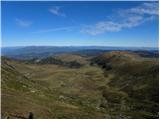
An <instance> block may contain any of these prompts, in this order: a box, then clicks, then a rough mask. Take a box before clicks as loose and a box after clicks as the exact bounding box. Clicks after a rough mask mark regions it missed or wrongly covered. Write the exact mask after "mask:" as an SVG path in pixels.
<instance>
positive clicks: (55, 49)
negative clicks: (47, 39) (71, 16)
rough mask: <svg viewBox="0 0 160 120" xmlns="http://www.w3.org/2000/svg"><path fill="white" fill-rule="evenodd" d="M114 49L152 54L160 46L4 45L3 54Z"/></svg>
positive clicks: (24, 56) (18, 56) (29, 55)
mask: <svg viewBox="0 0 160 120" xmlns="http://www.w3.org/2000/svg"><path fill="white" fill-rule="evenodd" d="M113 50H128V51H148V53H149V51H152V54H158V52H157V51H158V48H150V47H108V46H61V47H58V46H28V47H3V48H2V50H1V51H2V56H3V55H5V56H8V57H12V58H16V59H32V58H35V57H37V58H42V57H43V58H44V57H47V56H51V55H57V54H62V53H86V54H87V53H88V54H92V53H95V52H97V53H103V52H105V51H113Z"/></svg>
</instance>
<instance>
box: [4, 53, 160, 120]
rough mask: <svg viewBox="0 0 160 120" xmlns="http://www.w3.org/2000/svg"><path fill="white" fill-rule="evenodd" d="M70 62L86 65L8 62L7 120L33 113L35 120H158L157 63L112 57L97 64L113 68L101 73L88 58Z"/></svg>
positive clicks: (5, 73) (77, 58) (5, 83)
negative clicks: (148, 119)
mask: <svg viewBox="0 0 160 120" xmlns="http://www.w3.org/2000/svg"><path fill="white" fill-rule="evenodd" d="M123 55H125V57H124V56H123ZM113 56H114V57H113ZM115 56H116V57H115ZM62 58H63V60H68V59H69V57H68V56H65V55H63V56H60V57H59V59H62ZM71 58H72V59H74V60H80V61H83V63H85V66H83V67H81V68H79V69H73V68H72V69H71V68H68V67H63V66H58V65H54V64H52V65H49V64H44V65H37V64H25V63H23V62H17V61H10V60H5V61H7V62H8V64H9V65H7V64H6V63H2V117H6V116H10V117H11V118H14V117H15V118H20V117H27V116H28V113H29V112H33V113H34V117H35V118H156V117H157V112H158V111H157V108H158V106H157V105H158V103H157V101H153V100H152V99H151V98H152V97H155V98H154V99H156V100H157V98H156V97H157V91H158V86H157V85H158V84H157V82H158V74H157V65H158V63H157V62H156V61H155V60H154V61H153V60H150V61H148V60H147V61H146V59H144V58H143V59H142V58H141V59H140V57H139V56H137V55H135V54H134V55H133V54H131V53H129V54H126V53H122V54H121V55H120V56H118V57H117V53H116V52H115V53H109V54H108V53H107V54H104V55H103V56H99V57H97V58H96V60H98V62H99V61H100V63H103V64H100V66H101V67H106V66H110V67H111V69H101V67H98V66H97V65H89V63H88V61H86V58H85V59H84V58H82V57H80V56H79V57H77V56H76V57H75V58H74V55H73V56H71ZM119 58H120V59H119ZM132 58H134V59H132ZM131 59H132V60H131ZM108 60H109V61H108ZM2 61H4V60H3V59H2ZM94 63H96V64H97V61H95V60H94ZM104 63H105V66H102V65H104ZM106 63H109V65H108V64H107V65H106ZM137 68H138V69H137ZM13 83H14V84H13ZM24 86H25V87H24ZM141 97H142V98H141ZM144 97H145V100H143V98H144ZM138 107H140V108H142V109H140V108H138ZM154 113H155V114H154Z"/></svg>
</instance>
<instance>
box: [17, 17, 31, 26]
mask: <svg viewBox="0 0 160 120" xmlns="http://www.w3.org/2000/svg"><path fill="white" fill-rule="evenodd" d="M15 21H16V23H17V25H19V26H21V27H29V26H30V25H31V24H32V22H30V21H26V20H22V19H18V18H16V20H15Z"/></svg>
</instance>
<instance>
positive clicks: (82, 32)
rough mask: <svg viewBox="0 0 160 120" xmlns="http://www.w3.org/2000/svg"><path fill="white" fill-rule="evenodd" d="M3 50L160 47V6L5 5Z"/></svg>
mask: <svg viewBox="0 0 160 120" xmlns="http://www.w3.org/2000/svg"><path fill="white" fill-rule="evenodd" d="M1 14H2V46H30V45H41V46H42V45H50V46H52V45H53V46H91V45H95V46H134V47H135V46H136V47H158V2H133V1H132V2H129V1H128V2H127V1H126V2H115V1H112V2H109V1H106V2H105V1H103V2H85V1H83V2H82V1H81V2H69V1H68V2H62V1H61V2H56V1H48V2H43V1H41V2H31V1H30V2H29V1H28V2H24V1H23V2H2V13H1Z"/></svg>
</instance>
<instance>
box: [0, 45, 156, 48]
mask: <svg viewBox="0 0 160 120" xmlns="http://www.w3.org/2000/svg"><path fill="white" fill-rule="evenodd" d="M6 47H121V48H126V47H127V48H159V46H157V47H152V46H103V45H26V46H24V45H17V46H2V45H1V48H6Z"/></svg>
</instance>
